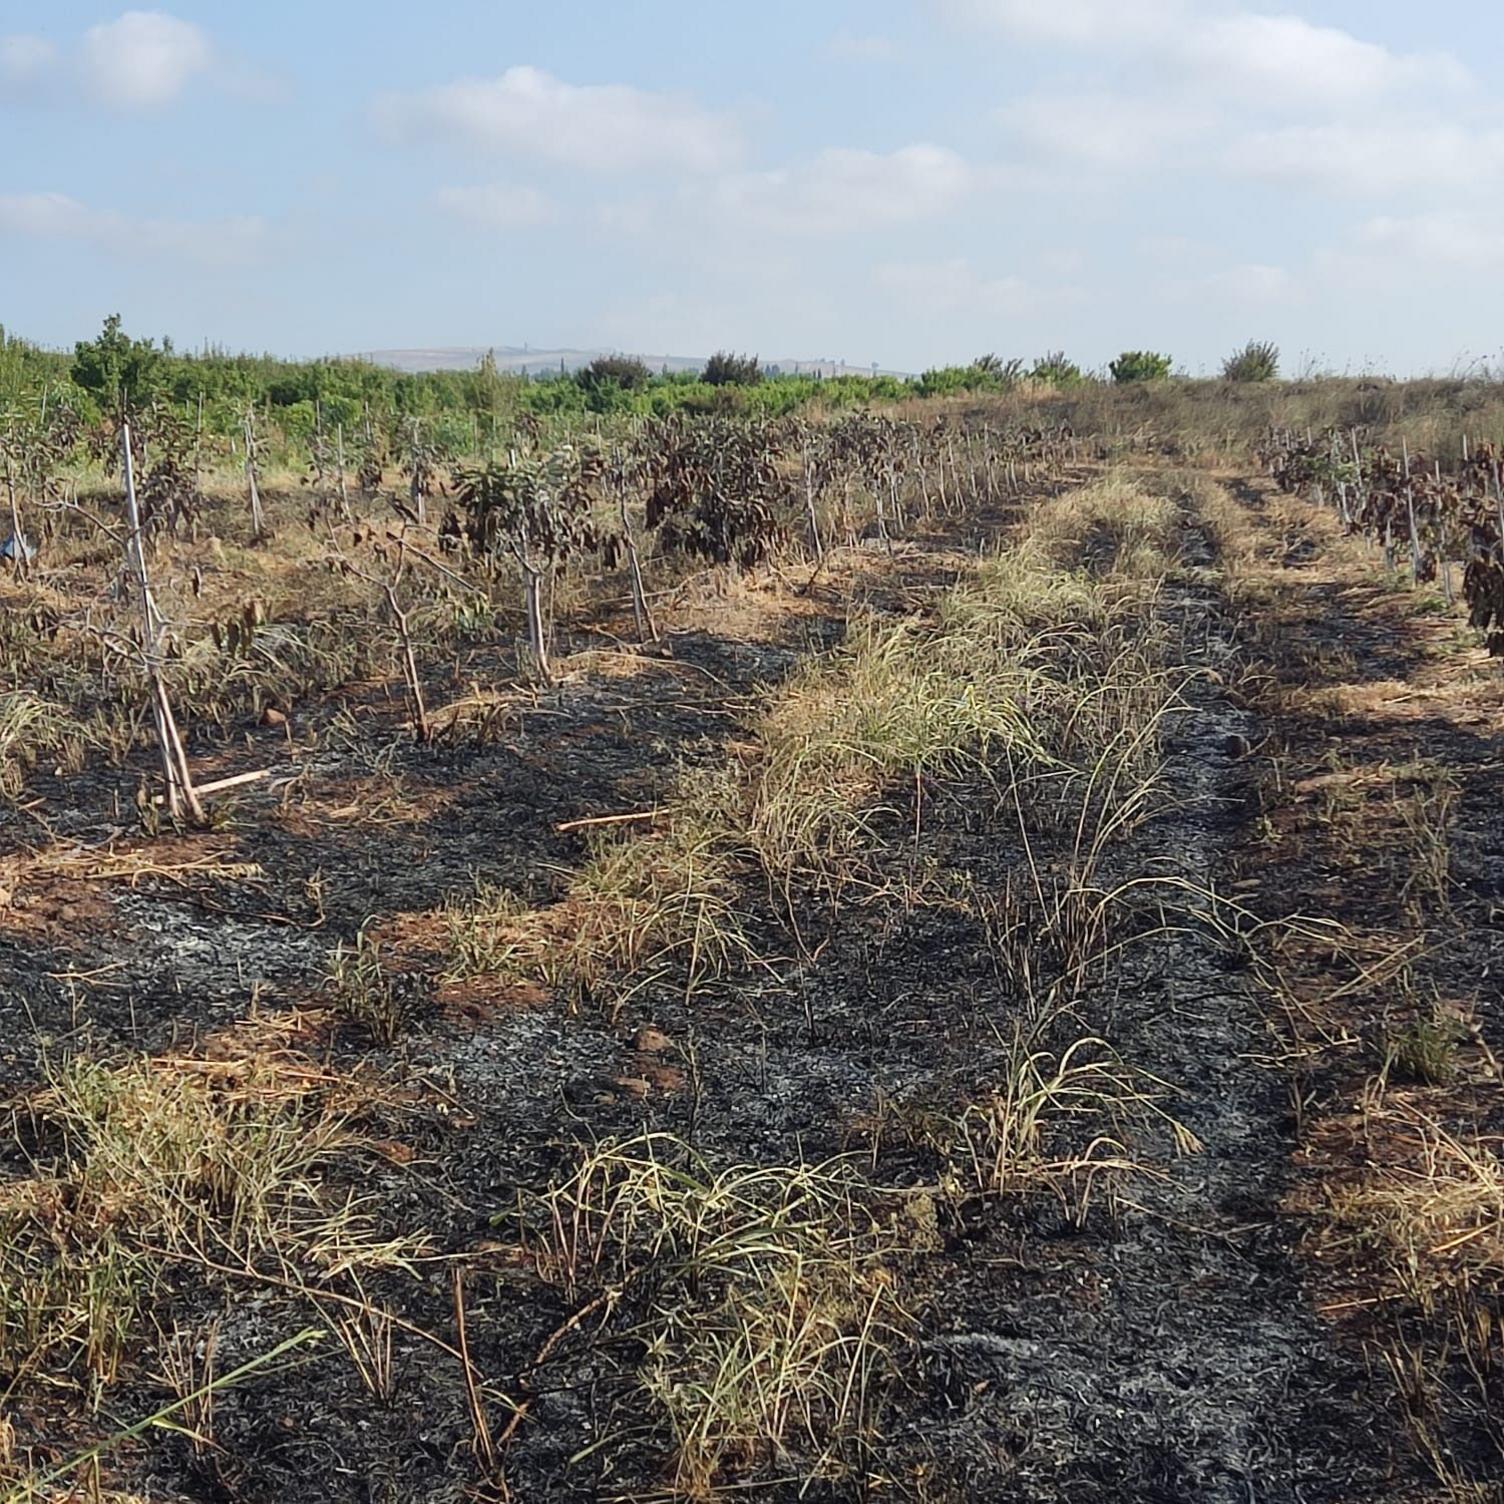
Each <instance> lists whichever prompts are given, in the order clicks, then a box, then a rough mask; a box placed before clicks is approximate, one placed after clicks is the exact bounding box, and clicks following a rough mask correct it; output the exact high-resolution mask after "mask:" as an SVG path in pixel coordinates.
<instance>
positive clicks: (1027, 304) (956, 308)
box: [872, 256, 1046, 318]
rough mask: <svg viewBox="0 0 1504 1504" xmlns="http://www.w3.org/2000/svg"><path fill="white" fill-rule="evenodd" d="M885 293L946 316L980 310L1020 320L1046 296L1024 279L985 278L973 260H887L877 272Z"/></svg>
mask: <svg viewBox="0 0 1504 1504" xmlns="http://www.w3.org/2000/svg"><path fill="white" fill-rule="evenodd" d="M872 281H873V283H874V285H875V286H876V287H877V288H878V289H879V290H880V291H882V292H885V293H893V294H896V295H897V296H898V297H900V298H902V299H903V301H904V303H905V305H906V306H907V307H909V308H911V309H913V308H917V309H920V310H921V311H923V312H926V313H931V314H936V315H943V314H952V313H975V314H981V315H986V316H989V317H993V318H1016V317H1018V316H1020V315H1022V314H1027V313H1031V312H1034V311H1036V310H1037V309H1038V308H1039V307H1040V305H1041V304H1042V303H1043V302H1044V301H1046V300H1045V297H1044V296H1043V295H1042V294H1041V293H1040V292H1039V291H1038V290H1037V289H1035V288H1034V287H1032V286H1031V285H1030V284H1029V283H1028V282H1027V281H1025V280H1024V279H1023V278H1022V277H1015V276H1004V277H984V276H982V275H981V274H980V273H979V272H978V271H977V270H976V268H975V267H974V266H973V265H972V264H971V262H970V261H968V260H966V259H965V258H964V257H961V256H957V257H954V258H952V259H950V260H946V261H904V262H887V263H885V264H884V265H881V266H879V267H877V268H876V269H875V270H874V271H873V273H872Z"/></svg>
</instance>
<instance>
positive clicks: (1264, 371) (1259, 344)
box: [1222, 339, 1279, 381]
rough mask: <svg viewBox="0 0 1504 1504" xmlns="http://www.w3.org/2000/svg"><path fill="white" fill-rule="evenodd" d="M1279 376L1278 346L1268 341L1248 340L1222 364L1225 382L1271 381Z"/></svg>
mask: <svg viewBox="0 0 1504 1504" xmlns="http://www.w3.org/2000/svg"><path fill="white" fill-rule="evenodd" d="M1278 375H1279V346H1278V345H1276V344H1274V343H1272V342H1271V341H1269V340H1264V341H1259V340H1253V339H1251V340H1249V341H1248V343H1247V344H1246V345H1244V346H1243V348H1242V349H1241V350H1239V351H1238V352H1237V353H1236V354H1234V355H1229V356H1228V357H1227V359H1226V360H1225V361H1223V362H1222V377H1223V380H1225V381H1273V380H1274V378H1275V377H1276V376H1278Z"/></svg>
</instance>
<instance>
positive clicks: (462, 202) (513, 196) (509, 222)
mask: <svg viewBox="0 0 1504 1504" xmlns="http://www.w3.org/2000/svg"><path fill="white" fill-rule="evenodd" d="M434 202H435V203H436V204H437V205H438V206H439V208H441V209H443V210H444V211H445V212H446V213H448V214H452V215H454V216H455V218H456V219H462V220H465V221H466V222H467V223H469V224H472V225H476V226H479V227H480V228H482V229H487V230H513V229H523V228H526V227H527V226H529V225H543V224H547V223H549V221H550V220H552V219H554V218H555V217H556V213H557V211H556V209H555V206H554V203H553V200H552V199H550V198H549V197H548V195H547V194H545V193H541V192H540V191H539V190H538V189H536V188H529V187H517V188H503V187H500V186H498V185H495V184H485V185H480V186H477V187H473V188H440V189H439V191H438V192H437V193H436V194H434Z"/></svg>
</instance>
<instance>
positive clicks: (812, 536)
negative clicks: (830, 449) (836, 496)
mask: <svg viewBox="0 0 1504 1504" xmlns="http://www.w3.org/2000/svg"><path fill="white" fill-rule="evenodd" d="M802 458H803V462H804V463H803V467H802V468H803V471H804V517H805V521H806V522H807V523H808V524H809V546H810V547H811V548H812V549H813V550H814V554H815V559H816V561H817V562H818V561H819V560H821V559H823V558H824V557H825V545H824V543H822V542H821V541H820V519H819V518H818V516H816V514H815V472H814V468H813V466H812V465H811V464H810V457H809V435H808V434H807V433H806V434H805V436H804V453H803V456H802Z"/></svg>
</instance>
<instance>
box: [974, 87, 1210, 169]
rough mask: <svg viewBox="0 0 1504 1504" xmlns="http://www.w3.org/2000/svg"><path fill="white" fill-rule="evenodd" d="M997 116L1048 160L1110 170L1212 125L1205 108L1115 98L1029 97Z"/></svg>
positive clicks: (1144, 159) (1139, 162) (1139, 161)
mask: <svg viewBox="0 0 1504 1504" xmlns="http://www.w3.org/2000/svg"><path fill="white" fill-rule="evenodd" d="M999 118H1000V119H1001V120H1002V121H1003V123H1004V124H1005V125H1006V126H1007V127H1008V128H1009V129H1010V130H1011V131H1012V132H1013V134H1014V135H1015V136H1016V137H1017V138H1018V139H1019V140H1020V141H1022V142H1023V143H1024V144H1026V145H1028V146H1031V147H1034V148H1036V149H1037V150H1040V151H1043V152H1046V153H1048V154H1049V155H1050V156H1053V157H1070V158H1076V159H1078V160H1080V161H1082V162H1086V163H1088V164H1090V165H1092V166H1095V167H1105V168H1116V169H1123V168H1130V167H1141V166H1146V165H1148V164H1149V163H1151V162H1153V161H1155V160H1157V159H1158V158H1159V157H1160V156H1161V155H1162V154H1163V152H1164V151H1165V149H1166V148H1168V147H1171V146H1174V145H1177V144H1180V143H1183V142H1187V141H1192V140H1195V139H1197V138H1199V137H1200V136H1201V135H1202V134H1203V133H1204V132H1205V131H1206V130H1207V129H1208V128H1209V127H1210V125H1211V124H1212V123H1213V120H1212V116H1211V115H1210V114H1209V112H1208V111H1206V110H1205V109H1201V108H1196V107H1192V106H1190V105H1185V104H1180V103H1177V102H1175V101H1159V100H1142V99H1131V98H1127V97H1125V96H1122V95H1116V94H1031V95H1029V96H1027V97H1026V98H1024V99H1020V100H1017V101H1015V102H1014V103H1013V104H1011V105H1008V106H1006V107H1005V108H1004V109H1003V110H1002V111H1000V114H999Z"/></svg>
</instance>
